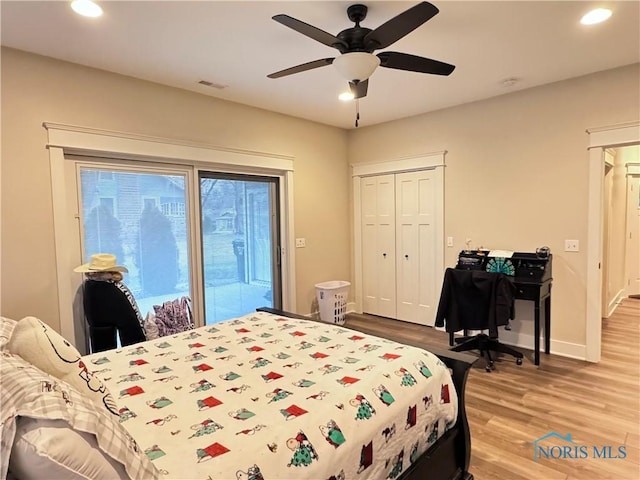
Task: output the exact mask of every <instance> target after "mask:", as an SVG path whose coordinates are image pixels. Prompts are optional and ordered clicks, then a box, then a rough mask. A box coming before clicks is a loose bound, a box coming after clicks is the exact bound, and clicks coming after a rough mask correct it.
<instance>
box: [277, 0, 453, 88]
mask: <svg viewBox="0 0 640 480" xmlns="http://www.w3.org/2000/svg"><path fill="white" fill-rule="evenodd" d="M438 12H439V10H438V9H437V8H436V7H435V6H434V5H432V4H431V3H429V2H421V3H418V4H417V5H415V6H413V7H411V8H410V9H408V10H406V11H404V12H402V13H401V14H399V15H397V16H395V17H393V18H392V19H391V20H388V21H387V22H386V23H383V24H382V25H380V26H379V27H378V28H376V29H375V30H371V29H370V28H366V27H361V26H360V22H362V21H363V20H364V19H365V17H366V16H367V7H366V5H361V4H356V5H351V6H350V7H348V8H347V16H348V17H349V20H351V21H352V22H354V23H355V26H354V27H351V28H347V29H346V30H343V31H341V32H340V33H338V35H336V36H334V35H332V34H330V33H327V32H325V31H324V30H320V29H319V28H317V27H314V26H313V25H309V24H307V23H304V22H302V21H300V20H297V19H295V18H293V17H290V16H289V15H284V14H280V15H275V16H274V17H273V19H274V20H275V21H276V22H278V23H281V24H282V25H285V26H287V27H289V28H291V29H293V30H295V31H296V32H298V33H301V34H303V35H306V36H307V37H309V38H311V39H313V40H316V41H318V42H320V43H323V44H324V45H327V46H329V47H332V48H335V49H337V50H338V51H339V52H340V53H341V55H340V56H338V57H329V58H322V59H320V60H315V61H313V62H308V63H303V64H301V65H297V66H295V67H291V68H287V69H285V70H280V71H278V72H275V73H272V74H270V75H267V77H269V78H281V77H285V76H287V75H292V74H294V73H300V72H305V71H307V70H312V69H314V68H319V67H324V66H327V65H333V66H334V67H336V69H337V70H338V72H339V73H340V74H341V75H342V76H343V77H344V78H345V79H346V80H347V81H348V82H349V86H350V87H351V92H352V93H353V95H354V98H356V99H357V98H363V97H365V96H366V95H367V89H368V87H369V80H368V79H369V77H370V76H371V74H372V73H373V72H374V71H375V69H376V68H377V67H378V66H381V67H386V68H394V69H397V70H408V71H412V72H418V73H430V74H435V75H450V74H451V72H453V70H454V69H455V68H456V67H455V66H454V65H450V64H448V63H444V62H440V61H438V60H433V59H430V58H425V57H418V56H415V55H410V54H408V53H401V52H380V53H378V54H377V55H374V54H373V51H374V50H380V49H383V48H387V47H389V46H390V45H392V44H393V43H395V42H396V41H398V40H400V39H401V38H402V37H404V36H405V35H407V34H409V33H411V32H412V31H413V30H415V29H416V28H418V27H419V26H420V25H422V24H423V23H425V22H427V21H428V20H430V19H431V18H433V17H434V16H435V15H436V14H437V13H438Z"/></svg>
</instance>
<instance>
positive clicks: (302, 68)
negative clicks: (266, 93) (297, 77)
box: [267, 58, 333, 78]
mask: <svg viewBox="0 0 640 480" xmlns="http://www.w3.org/2000/svg"><path fill="white" fill-rule="evenodd" d="M332 63H333V58H322V59H320V60H314V61H313V62H308V63H303V64H301V65H296V66H295V67H291V68H285V69H284V70H280V71H279V72H275V73H270V74H269V75H267V77H269V78H280V77H286V76H287V75H293V74H294V73H300V72H306V71H307V70H313V69H314V68H320V67H326V66H327V65H331V64H332Z"/></svg>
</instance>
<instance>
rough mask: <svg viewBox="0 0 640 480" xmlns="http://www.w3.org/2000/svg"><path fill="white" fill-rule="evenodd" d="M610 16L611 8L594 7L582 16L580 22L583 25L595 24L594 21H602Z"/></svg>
mask: <svg viewBox="0 0 640 480" xmlns="http://www.w3.org/2000/svg"><path fill="white" fill-rule="evenodd" d="M610 16H611V10H609V9H608V8H596V9H594V10H591V11H590V12H589V13H587V14H586V15H585V16H584V17H582V18H581V19H580V23H581V24H583V25H595V24H596V23H600V22H604V21H605V20H607V19H608V18H609V17H610Z"/></svg>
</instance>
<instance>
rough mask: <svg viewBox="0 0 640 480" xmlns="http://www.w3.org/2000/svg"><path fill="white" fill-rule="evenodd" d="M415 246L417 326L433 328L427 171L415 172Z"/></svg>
mask: <svg viewBox="0 0 640 480" xmlns="http://www.w3.org/2000/svg"><path fill="white" fill-rule="evenodd" d="M417 173H418V175H417V183H418V187H417V208H418V212H417V218H416V222H417V242H418V258H417V262H416V275H417V279H416V282H417V284H418V285H420V288H419V289H418V292H417V295H416V311H415V315H416V318H417V322H418V323H421V324H423V325H431V326H433V325H434V324H435V315H436V308H437V306H436V305H434V304H435V302H436V301H437V298H439V296H440V295H439V292H436V291H435V290H436V288H435V285H436V280H437V275H438V274H437V272H436V263H435V251H436V245H437V239H436V237H435V232H436V229H435V206H436V196H435V195H436V187H435V185H434V172H433V170H427V171H424V172H417Z"/></svg>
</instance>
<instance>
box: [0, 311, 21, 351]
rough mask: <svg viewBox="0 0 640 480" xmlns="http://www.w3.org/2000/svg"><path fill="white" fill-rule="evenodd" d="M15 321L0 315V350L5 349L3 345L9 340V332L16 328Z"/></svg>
mask: <svg viewBox="0 0 640 480" xmlns="http://www.w3.org/2000/svg"><path fill="white" fill-rule="evenodd" d="M16 323H18V322H16V321H15V320H11V319H10V318H5V317H0V352H4V351H5V350H6V347H5V345H6V344H7V343H8V342H9V339H10V338H11V333H12V332H13V329H14V328H16Z"/></svg>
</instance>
